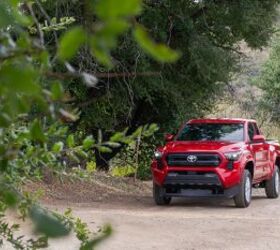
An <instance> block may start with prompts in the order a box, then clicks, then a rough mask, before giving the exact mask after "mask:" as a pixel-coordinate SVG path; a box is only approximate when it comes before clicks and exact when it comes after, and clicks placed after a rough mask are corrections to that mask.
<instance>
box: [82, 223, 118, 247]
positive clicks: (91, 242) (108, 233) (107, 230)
mask: <svg viewBox="0 0 280 250" xmlns="http://www.w3.org/2000/svg"><path fill="white" fill-rule="evenodd" d="M112 233H113V230H112V227H111V226H110V225H105V226H104V228H103V229H102V231H101V234H100V235H99V236H97V237H96V238H95V239H92V240H89V241H88V242H86V244H84V245H83V246H81V248H80V250H93V249H95V247H96V245H98V244H99V243H100V242H102V241H104V240H105V239H107V238H108V237H110V236H111V235H112Z"/></svg>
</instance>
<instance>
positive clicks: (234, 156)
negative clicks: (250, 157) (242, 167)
mask: <svg viewBox="0 0 280 250" xmlns="http://www.w3.org/2000/svg"><path fill="white" fill-rule="evenodd" d="M241 154H242V151H234V152H228V153H224V155H225V157H226V158H227V159H228V160H229V161H238V160H239V158H240V156H241Z"/></svg>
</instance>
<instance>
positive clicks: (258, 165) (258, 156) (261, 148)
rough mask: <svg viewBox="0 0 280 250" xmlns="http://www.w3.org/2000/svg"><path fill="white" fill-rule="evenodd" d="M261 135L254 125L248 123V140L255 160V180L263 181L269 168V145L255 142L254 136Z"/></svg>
mask: <svg viewBox="0 0 280 250" xmlns="http://www.w3.org/2000/svg"><path fill="white" fill-rule="evenodd" d="M257 134H260V132H259V130H258V129H257V127H256V124H254V123H251V122H250V123H248V138H249V143H250V150H251V152H252V154H253V156H254V159H255V174H254V175H255V176H254V179H262V178H264V177H265V175H266V170H267V167H269V155H268V149H269V148H268V144H266V143H265V142H254V141H253V137H254V135H257Z"/></svg>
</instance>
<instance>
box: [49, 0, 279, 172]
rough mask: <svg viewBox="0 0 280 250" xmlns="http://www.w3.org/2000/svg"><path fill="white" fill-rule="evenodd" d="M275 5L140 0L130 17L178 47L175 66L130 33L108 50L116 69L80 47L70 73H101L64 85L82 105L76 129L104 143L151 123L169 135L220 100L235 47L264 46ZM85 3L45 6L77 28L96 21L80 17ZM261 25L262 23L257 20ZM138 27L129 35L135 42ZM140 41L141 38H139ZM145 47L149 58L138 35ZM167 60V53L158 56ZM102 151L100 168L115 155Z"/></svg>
mask: <svg viewBox="0 0 280 250" xmlns="http://www.w3.org/2000/svg"><path fill="white" fill-rule="evenodd" d="M278 3H279V1H275V0H270V1H260V0H258V1H257V0H254V1H249V0H238V1H229V0H228V1H216V0H209V1H190V0H188V1H183V0H182V1H172V0H163V1H156V0H155V1H153V0H147V1H145V4H144V7H143V12H142V13H141V15H140V16H138V17H137V18H135V19H134V20H133V22H134V23H136V24H137V25H144V26H146V27H148V28H149V30H148V31H149V33H150V34H151V35H152V36H153V37H155V39H156V41H161V42H164V43H165V44H167V45H169V46H170V47H172V48H179V49H180V52H181V58H180V60H178V61H177V62H176V63H174V64H163V63H158V62H156V61H155V60H153V59H151V58H150V57H149V56H147V55H146V54H145V53H143V51H142V50H141V49H140V48H139V47H138V46H137V44H135V42H134V39H133V38H132V37H131V36H130V32H126V33H124V35H122V36H121V37H120V42H119V43H117V44H115V45H116V49H115V50H114V52H113V53H112V55H111V56H112V58H113V59H112V61H113V63H114V65H115V67H114V68H113V69H110V68H109V69H108V68H106V67H105V68H104V67H103V66H100V65H99V64H96V63H95V60H94V58H92V57H91V56H90V55H89V53H88V50H87V48H82V49H81V50H80V51H79V54H78V55H77V57H75V58H74V59H73V60H72V61H71V63H72V65H74V67H75V68H77V69H78V71H79V70H84V71H86V72H91V73H93V74H95V75H97V76H98V75H99V76H100V80H99V82H98V83H97V84H96V86H95V88H92V89H88V88H87V87H86V86H83V85H77V82H78V81H77V80H73V81H69V82H68V83H67V84H66V85H67V86H66V88H67V89H68V90H69V91H70V93H71V95H72V96H74V97H75V100H73V105H74V106H78V107H80V108H81V111H82V113H81V116H80V119H79V120H78V121H77V123H76V124H75V125H76V126H75V128H79V129H83V130H85V131H87V132H89V133H92V134H93V135H94V136H95V137H96V136H97V134H98V132H97V131H98V130H102V132H103V135H104V138H110V136H111V134H112V133H113V132H114V131H118V130H124V129H125V128H129V129H128V133H132V132H133V131H134V130H135V129H136V128H137V127H138V126H140V125H143V124H147V123H152V122H155V123H157V124H159V126H160V133H163V132H164V131H170V130H171V131H172V130H174V128H177V127H178V126H179V124H180V123H181V122H182V121H184V120H187V119H189V118H192V117H197V116H203V115H204V114H205V113H207V112H209V111H210V110H211V109H212V107H213V106H214V104H215V100H216V97H217V96H219V95H221V91H222V90H223V89H224V84H225V83H226V82H228V81H229V80H230V77H231V75H232V72H234V71H237V70H238V66H237V65H238V62H239V58H240V56H242V55H241V53H240V50H239V47H238V44H239V42H240V41H245V42H246V43H247V44H248V46H249V47H251V48H261V47H262V46H265V45H267V42H268V40H269V37H270V36H271V34H272V33H273V31H274V29H273V21H274V19H275V17H276V14H277V12H276V8H277V4H278ZM83 6H84V3H83V2H79V3H75V4H71V3H68V4H67V5H65V4H64V3H61V4H60V5H59V4H58V5H57V6H53V5H52V6H50V4H49V6H48V8H50V9H52V11H55V10H57V11H56V15H57V16H58V17H62V16H65V15H66V13H70V15H72V16H73V17H75V19H76V20H77V21H78V22H79V23H80V24H82V25H87V23H89V22H90V21H89V20H91V21H92V20H95V18H96V16H95V15H93V16H91V17H88V15H86V14H83V10H84V7H83ZM260 20H261V21H260ZM141 32H142V31H141V30H140V31H138V32H137V33H135V34H134V36H135V37H136V38H137V37H138V36H139V35H141ZM138 38H139V37H138ZM140 40H141V41H142V45H141V46H140V47H142V48H143V49H144V51H146V52H147V54H149V55H153V51H154V49H153V46H149V42H146V35H142V36H141V38H140ZM161 53H162V54H161V55H164V54H165V53H164V50H163V51H161ZM118 150H119V149H117V150H113V152H112V153H105V154H104V153H100V152H99V151H98V150H97V151H96V159H97V161H98V165H100V167H101V168H104V169H108V161H109V160H110V159H111V158H112V157H113V156H114V155H115V153H117V152H118Z"/></svg>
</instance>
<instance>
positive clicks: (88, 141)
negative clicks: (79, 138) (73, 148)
mask: <svg viewBox="0 0 280 250" xmlns="http://www.w3.org/2000/svg"><path fill="white" fill-rule="evenodd" d="M94 142H95V141H94V139H93V137H92V136H88V137H86V138H85V139H84V140H83V148H84V149H85V150H88V149H90V148H91V147H92V146H93V145H94Z"/></svg>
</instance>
